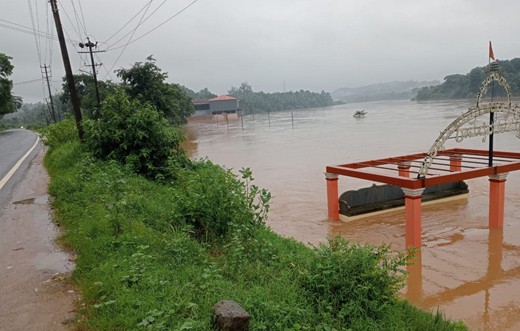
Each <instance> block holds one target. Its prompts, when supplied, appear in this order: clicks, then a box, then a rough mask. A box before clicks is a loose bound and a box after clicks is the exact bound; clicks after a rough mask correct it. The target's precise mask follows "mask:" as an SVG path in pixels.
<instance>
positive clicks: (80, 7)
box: [78, 0, 87, 33]
mask: <svg viewBox="0 0 520 331" xmlns="http://www.w3.org/2000/svg"><path fill="white" fill-rule="evenodd" d="M78 4H79V11H80V12H81V19H82V20H83V26H84V27H85V33H87V24H85V16H84V15H83V7H82V6H81V0H78Z"/></svg>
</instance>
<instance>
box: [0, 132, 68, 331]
mask: <svg viewBox="0 0 520 331" xmlns="http://www.w3.org/2000/svg"><path fill="white" fill-rule="evenodd" d="M0 137H2V139H0V152H2V154H0V164H1V167H0V171H1V176H3V177H1V178H0V180H2V178H5V174H7V173H8V172H9V171H10V169H12V166H13V165H15V164H16V163H17V162H18V160H19V159H20V157H23V156H24V155H25V154H26V153H27V152H28V151H29V150H30V148H32V146H34V143H35V141H36V135H35V134H34V133H33V132H30V131H27V132H24V131H22V130H16V131H14V132H12V133H9V132H8V133H7V134H5V133H3V134H0ZM6 144H7V145H6ZM44 154H45V153H44V151H43V149H42V148H41V145H37V146H36V147H35V149H34V150H33V151H32V152H31V153H30V154H29V155H28V156H27V158H26V159H25V161H23V162H22V163H21V165H20V167H19V168H18V169H17V171H16V172H14V174H13V175H12V176H11V177H10V179H9V180H8V181H7V182H6V183H5V185H4V186H3V187H2V188H1V189H0V198H2V199H3V200H2V201H0V203H1V204H2V205H0V206H1V209H0V331H4V330H5V331H18V330H19V331H22V330H23V331H27V330H35V331H36V330H67V329H68V327H67V325H66V324H68V323H70V321H71V318H72V317H73V316H74V315H75V311H74V301H75V300H76V299H77V293H76V291H75V290H74V289H73V288H71V287H70V284H69V283H68V282H67V277H68V274H67V273H68V272H69V271H70V270H72V269H73V268H74V264H73V263H72V262H70V261H69V260H68V259H69V254H67V253H65V252H63V251H61V250H60V249H59V248H58V247H57V246H55V244H54V239H55V238H56V235H57V234H58V231H57V229H56V227H55V226H54V224H53V223H52V221H51V214H50V206H49V204H48V199H49V195H48V194H47V185H48V182H49V177H48V174H47V172H46V170H45V168H44V166H43V156H44Z"/></svg>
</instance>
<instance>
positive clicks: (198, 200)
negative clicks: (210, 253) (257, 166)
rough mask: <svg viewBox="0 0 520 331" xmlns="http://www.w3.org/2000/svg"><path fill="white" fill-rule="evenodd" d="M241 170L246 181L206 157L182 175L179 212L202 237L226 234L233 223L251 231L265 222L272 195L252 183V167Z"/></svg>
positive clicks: (180, 178) (179, 180) (218, 236)
mask: <svg viewBox="0 0 520 331" xmlns="http://www.w3.org/2000/svg"><path fill="white" fill-rule="evenodd" d="M240 172H241V174H242V178H241V179H242V180H239V179H238V178H237V176H236V175H234V174H233V173H232V172H231V170H226V169H224V168H222V167H220V166H218V165H215V164H213V163H211V162H210V161H207V160H206V161H199V162H194V163H193V164H192V169H187V170H186V171H184V172H183V174H182V175H180V176H179V178H178V183H177V186H178V188H179V189H178V190H177V191H178V192H180V194H178V195H177V199H178V201H179V210H178V213H179V214H180V215H183V217H184V218H185V219H186V223H188V224H191V225H193V227H194V229H195V231H196V232H197V236H198V237H199V238H202V239H205V240H206V241H208V240H213V239H216V238H220V237H224V236H225V235H226V234H227V233H228V232H229V231H230V229H231V228H232V227H233V226H245V227H247V229H249V232H250V231H252V229H253V228H254V227H255V226H256V225H259V224H262V223H263V222H264V220H265V218H266V215H267V211H268V210H269V200H270V198H271V194H270V193H269V192H268V191H266V190H260V189H259V188H258V187H257V186H255V185H251V184H250V182H251V181H252V180H253V177H252V173H251V170H250V169H249V168H247V169H242V170H241V171H240ZM243 230H244V229H243Z"/></svg>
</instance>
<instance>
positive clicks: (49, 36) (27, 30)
mask: <svg viewBox="0 0 520 331" xmlns="http://www.w3.org/2000/svg"><path fill="white" fill-rule="evenodd" d="M0 21H2V22H5V23H7V24H11V25H15V26H16V27H14V26H9V25H7V24H2V23H0V27H3V28H6V29H11V30H14V31H18V32H23V33H27V34H31V35H35V36H39V37H43V38H47V39H52V40H58V37H56V36H54V30H52V29H51V31H52V33H51V34H47V33H45V32H43V31H40V30H35V29H32V28H30V27H27V26H24V25H20V24H17V23H13V22H9V21H6V20H3V19H0ZM67 42H68V43H71V44H74V43H76V44H77V43H79V41H76V40H72V39H67Z"/></svg>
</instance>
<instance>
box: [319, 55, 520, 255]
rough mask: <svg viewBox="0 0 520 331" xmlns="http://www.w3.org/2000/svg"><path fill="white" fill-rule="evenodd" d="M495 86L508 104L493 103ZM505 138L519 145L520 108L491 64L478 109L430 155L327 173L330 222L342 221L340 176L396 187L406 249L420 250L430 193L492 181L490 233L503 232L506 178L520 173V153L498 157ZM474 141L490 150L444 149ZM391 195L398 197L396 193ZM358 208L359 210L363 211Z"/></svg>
mask: <svg viewBox="0 0 520 331" xmlns="http://www.w3.org/2000/svg"><path fill="white" fill-rule="evenodd" d="M495 83H498V84H499V85H501V86H502V87H503V88H504V89H505V92H506V95H507V99H508V100H507V103H504V102H493V92H494V87H495ZM490 84H493V90H492V92H491V102H490V103H489V104H485V105H481V104H480V103H481V101H482V98H483V96H485V95H486V93H487V86H488V85H490ZM483 115H489V123H486V122H482V124H477V118H479V117H481V116H483ZM506 132H514V133H516V137H517V138H519V139H520V105H513V104H512V103H511V90H510V88H509V84H508V83H507V81H506V79H505V77H504V76H503V74H502V70H501V69H500V68H499V66H498V63H497V62H496V61H495V62H493V63H490V66H489V71H488V74H487V77H486V78H485V79H484V81H483V82H482V86H481V88H480V91H479V93H478V94H477V102H476V106H475V107H471V108H469V109H468V111H467V112H465V113H463V114H462V115H460V116H459V117H457V118H456V119H455V120H454V121H453V122H452V123H451V124H450V125H448V127H447V128H446V129H444V131H441V132H440V134H439V136H438V138H437V139H436V140H435V142H434V143H433V145H432V146H431V148H430V149H429V150H428V152H427V153H418V154H410V155H403V156H395V157H388V158H384V159H379V160H370V161H364V162H354V163H347V164H341V165H332V166H328V167H326V172H325V177H326V179H327V200H328V213H329V219H331V220H339V219H340V213H339V210H340V206H339V204H340V202H339V197H338V177H339V176H340V175H341V176H348V177H354V178H359V179H365V180H369V181H372V182H378V183H385V184H390V185H394V186H397V187H400V188H401V189H402V190H403V196H404V205H405V222H406V247H410V246H412V247H416V248H417V247H421V201H422V198H423V194H424V191H425V189H426V188H429V187H434V186H439V185H443V184H448V183H456V182H460V181H464V180H467V179H472V178H478V177H485V176H488V177H489V227H490V228H497V227H502V226H503V224H504V198H505V182H506V177H507V174H508V173H509V172H511V171H515V170H520V153H514V152H500V151H493V136H494V135H495V134H499V133H500V134H501V133H506ZM473 137H483V139H482V142H485V141H486V139H487V138H488V137H489V150H478V149H463V148H452V149H446V148H445V146H444V145H445V143H446V142H447V141H448V139H454V140H455V141H456V142H457V143H460V142H462V141H463V140H465V139H466V138H473ZM392 190H393V188H392ZM385 194H386V193H385ZM386 195H387V196H394V195H395V194H394V193H393V192H392V193H388V194H386ZM383 200H384V199H383ZM387 200H388V199H387ZM390 200H391V199H390ZM343 207H344V206H343ZM357 207H358V209H359V208H362V207H363V206H362V205H359V206H357ZM372 207H373V206H372ZM372 207H371V208H372Z"/></svg>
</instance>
